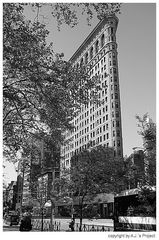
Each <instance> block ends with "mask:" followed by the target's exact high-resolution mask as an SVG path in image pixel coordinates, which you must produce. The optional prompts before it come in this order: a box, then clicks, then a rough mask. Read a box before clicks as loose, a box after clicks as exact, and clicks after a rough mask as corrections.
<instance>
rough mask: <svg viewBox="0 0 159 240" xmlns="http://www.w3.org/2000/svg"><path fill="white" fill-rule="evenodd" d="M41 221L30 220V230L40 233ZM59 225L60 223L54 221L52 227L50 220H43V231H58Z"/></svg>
mask: <svg viewBox="0 0 159 240" xmlns="http://www.w3.org/2000/svg"><path fill="white" fill-rule="evenodd" d="M41 225H42V220H41V219H32V228H33V229H35V230H40V231H41ZM60 228H61V224H60V222H57V221H54V222H53V224H52V226H51V224H50V220H43V231H60Z"/></svg>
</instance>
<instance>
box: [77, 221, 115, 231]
mask: <svg viewBox="0 0 159 240" xmlns="http://www.w3.org/2000/svg"><path fill="white" fill-rule="evenodd" d="M79 228H80V224H79V223H76V224H75V231H77V232H79ZM81 231H82V232H109V231H114V228H113V227H112V226H103V225H89V224H82V228H81Z"/></svg>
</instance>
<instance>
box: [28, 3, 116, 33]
mask: <svg viewBox="0 0 159 240" xmlns="http://www.w3.org/2000/svg"><path fill="white" fill-rule="evenodd" d="M46 5H47V6H48V5H49V6H50V7H51V9H52V11H51V14H52V16H53V17H54V18H55V19H56V21H57V26H58V29H59V30H60V27H61V25H62V24H67V25H69V26H70V27H74V26H76V25H77V24H78V20H79V15H78V11H80V12H81V15H84V17H86V19H87V22H88V24H89V25H90V24H91V20H92V18H93V17H95V16H96V17H97V18H98V19H99V20H102V19H103V18H105V17H108V16H109V15H111V14H120V8H121V3H49V4H48V3H46V4H45V3H40V4H39V3H35V4H31V6H32V7H33V8H34V9H36V11H37V15H36V18H38V19H39V17H40V10H42V9H43V7H44V6H46ZM43 17H45V16H43Z"/></svg>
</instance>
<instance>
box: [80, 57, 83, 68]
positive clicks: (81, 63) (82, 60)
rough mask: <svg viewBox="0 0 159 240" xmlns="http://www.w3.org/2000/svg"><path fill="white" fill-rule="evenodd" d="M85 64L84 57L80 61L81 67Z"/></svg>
mask: <svg viewBox="0 0 159 240" xmlns="http://www.w3.org/2000/svg"><path fill="white" fill-rule="evenodd" d="M82 66H83V58H82V59H81V62H80V67H82Z"/></svg>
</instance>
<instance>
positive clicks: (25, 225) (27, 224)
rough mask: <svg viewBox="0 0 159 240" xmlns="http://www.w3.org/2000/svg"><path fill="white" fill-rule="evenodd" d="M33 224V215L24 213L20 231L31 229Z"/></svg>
mask: <svg viewBox="0 0 159 240" xmlns="http://www.w3.org/2000/svg"><path fill="white" fill-rule="evenodd" d="M31 230H32V224H31V216H30V215H29V214H28V213H26V212H25V213H24V214H23V217H22V219H21V223H20V228H19V231H21V232H23V231H31Z"/></svg>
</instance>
